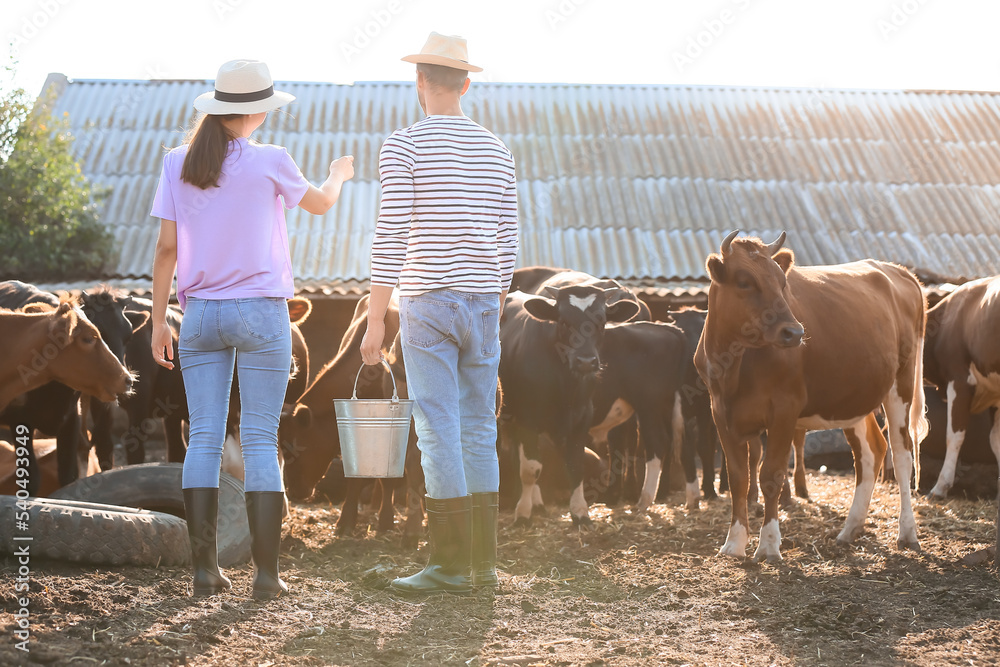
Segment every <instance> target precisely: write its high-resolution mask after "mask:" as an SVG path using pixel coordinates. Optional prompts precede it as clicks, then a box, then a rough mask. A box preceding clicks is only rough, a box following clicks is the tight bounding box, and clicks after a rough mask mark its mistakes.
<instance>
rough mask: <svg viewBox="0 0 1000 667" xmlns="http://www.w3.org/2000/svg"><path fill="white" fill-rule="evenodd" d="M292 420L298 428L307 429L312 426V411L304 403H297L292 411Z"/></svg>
mask: <svg viewBox="0 0 1000 667" xmlns="http://www.w3.org/2000/svg"><path fill="white" fill-rule="evenodd" d="M292 419H294V420H295V425H296V426H297V427H298V428H302V429H307V428H310V427H311V426H312V410H310V409H309V406H308V405H306V404H305V403H299V404H298V405H296V406H295V409H294V410H292Z"/></svg>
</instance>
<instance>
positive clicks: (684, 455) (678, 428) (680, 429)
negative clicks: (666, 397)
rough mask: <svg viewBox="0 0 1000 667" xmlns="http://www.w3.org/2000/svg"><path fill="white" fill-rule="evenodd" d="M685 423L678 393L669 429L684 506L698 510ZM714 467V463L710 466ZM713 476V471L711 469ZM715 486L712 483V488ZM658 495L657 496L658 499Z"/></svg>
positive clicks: (695, 471) (691, 448)
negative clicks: (681, 474)
mask: <svg viewBox="0 0 1000 667" xmlns="http://www.w3.org/2000/svg"><path fill="white" fill-rule="evenodd" d="M685 426H686V421H685V419H684V412H683V410H682V409H681V395H680V392H678V393H677V394H675V396H674V411H673V415H671V418H670V428H671V434H672V436H673V437H672V440H673V448H674V452H675V453H677V454H679V455H680V463H681V466H682V467H683V469H684V506H685V507H687V508H688V509H689V510H696V509H698V503H699V501H700V500H701V492H700V491H699V490H698V469H697V467H696V466H695V463H694V454H695V453H694V445H693V443H692V442H691V439H690V438H688V437H686V436H687V432H686V431H687V429H686V428H685ZM712 465H713V466H714V463H713V464H712ZM713 475H714V469H713ZM714 485H715V484H714V483H712V486H714ZM659 496H660V494H659V493H658V494H657V498H659Z"/></svg>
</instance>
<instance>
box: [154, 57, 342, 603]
mask: <svg viewBox="0 0 1000 667" xmlns="http://www.w3.org/2000/svg"><path fill="white" fill-rule="evenodd" d="M294 99H295V98H294V96H292V95H289V94H288V93H282V92H278V91H275V90H274V86H273V83H272V81H271V75H270V72H268V69H267V65H265V64H264V63H262V62H259V61H254V60H234V61H231V62H228V63H226V64H225V65H223V66H222V67H221V68H220V69H219V74H218V77H217V78H216V80H215V90H214V91H211V92H208V93H205V94H204V95H201V96H200V97H198V99H196V100H195V103H194V106H195V108H196V109H197V110H198V111H201V112H203V114H204V115H202V116H201V117H200V118H199V119H198V121H197V122H196V124H195V126H194V129H193V130H192V131H191V133H190V134H189V136H188V140H187V141H185V143H184V145H183V146H180V147H179V148H175V149H173V150H171V151H170V152H169V153H167V155H166V156H165V157H164V159H163V171H162V173H161V174H160V182H159V185H158V187H157V189H156V196H155V198H154V200H153V208H152V213H151V214H152V215H154V216H156V217H158V218H161V222H160V236H159V239H158V241H157V243H156V258H155V260H154V263H153V323H152V325H153V339H152V348H153V358H154V359H156V361H157V363H159V364H161V365H163V366H166V367H167V368H173V363H172V362H171V359H172V354H173V352H172V343H171V330H170V327H169V326H168V325H167V322H166V310H167V301H168V299H169V297H170V287H171V284H172V283H173V278H174V272H175V270H176V273H177V299H178V301H179V302H180V305H181V308H183V309H184V319H183V322H182V324H181V331H180V340H179V345H178V353H179V357H180V359H179V361H180V363H181V371H182V373H183V375H184V388H185V391H186V393H187V403H188V411H189V412H190V415H191V417H190V427H191V428H190V436H189V439H188V450H187V455H186V457H185V459H184V473H183V481H182V486H183V488H184V509H185V512H186V514H187V523H188V533H189V535H190V538H191V554H192V562H193V564H194V595H196V596H199V595H214V594H215V593H219V592H222V591H224V590H227V589H229V588H230V587H231V584H230V582H229V579H227V578H226V577H225V575H223V574H222V572H221V571H220V570H219V564H218V546H217V541H216V530H217V521H218V508H219V470H220V467H221V461H222V445H223V441H224V439H225V428H226V417H227V414H228V411H229V393H230V388H231V385H232V380H233V368H234V366H235V368H236V370H237V372H238V373H239V376H238V377H239V393H240V403H241V409H240V440H241V445H242V448H243V460H244V468H245V480H244V489H245V492H246V506H247V518H248V520H249V523H250V538H251V546H250V549H251V554H252V555H253V562H254V579H253V597H254V598H257V599H269V598H273V597H275V596H277V595H281V594H283V593H287V592H288V587H287V586H286V585H285V583H284V582H283V581H282V580H281V579H280V577H279V576H278V547H279V543H280V540H281V515H282V509H283V502H284V493H283V485H282V480H281V472H280V470H279V468H278V418H279V414H280V412H281V404H282V401H283V400H284V396H285V388H286V386H287V384H288V373H289V368H290V367H291V361H292V356H291V355H292V352H291V336H290V331H289V321H288V307H287V305H286V299H288V298H289V297H291V296H292V295H293V290H294V285H293V282H292V270H291V260H290V257H289V253H288V236H287V231H286V229H285V214H284V209H285V208H289V209H291V208H295V207H296V206H300V207H301V208H303V209H305V210H306V211H308V212H309V213H313V214H316V215H322V214H324V213H326V212H327V211H328V210H329V209H330V207H331V206H333V204H334V203H335V202H336V201H337V199H338V197H339V196H340V189H341V186H342V185H343V183H344V181H347V180H349V179H350V178H351V177H352V176H354V158H353V157H352V156H345V157H341V158H338V159H337V160H334V161H333V162H332V163H331V164H330V175H329V177H328V178H327V179H326V181H325V182H324V183H323V184H322V185H321V186H319V187H316V186H313V185H311V184H310V183H309V182H308V181H307V180H306V179H305V178H304V177H303V176H302V173H301V172H300V171H299V168H298V167H297V166H296V165H295V162H294V161H293V160H292V158H291V157H290V156H289V155H288V152H287V151H286V150H285V149H284V148H282V147H280V146H272V145H267V144H258V143H256V142H252V141H250V140H249V139H248V137H249V136H250V134H251V133H253V131H254V130H256V129H257V128H258V127H260V125H261V123H263V122H264V119H265V118H266V117H267V112H268V111H273V110H274V109H277V108H278V107H280V106H282V105H284V104H287V103H289V102H291V101H292V100H294Z"/></svg>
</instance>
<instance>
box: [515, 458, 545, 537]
mask: <svg viewBox="0 0 1000 667" xmlns="http://www.w3.org/2000/svg"><path fill="white" fill-rule="evenodd" d="M535 444H536V445H537V441H536V442H535ZM535 449H536V448H534V447H529V450H535ZM518 455H519V459H520V461H521V499H520V500H518V501H517V507H515V508H514V525H515V526H521V525H531V507H532V504H533V503H534V500H535V492H536V490H537V489H538V486H537V484H538V477H539V476H540V475H541V474H542V464H541V462H539V461H538V460H536V459H534V458H529V456H537V454H535V452H534V451H530V454H529V453H526V452H525V446H524V443H521V444H520V445H518ZM538 497H539V500H540V499H541V492H540V491H538Z"/></svg>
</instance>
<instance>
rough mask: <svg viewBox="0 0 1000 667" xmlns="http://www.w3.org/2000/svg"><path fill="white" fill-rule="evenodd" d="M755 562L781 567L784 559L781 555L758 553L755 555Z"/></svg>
mask: <svg viewBox="0 0 1000 667" xmlns="http://www.w3.org/2000/svg"><path fill="white" fill-rule="evenodd" d="M753 559H754V561H756V562H758V563H768V564H770V565H780V564H781V563H782V561H784V559H783V558H782V557H781V554H761V553H756V554H754V555H753Z"/></svg>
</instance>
